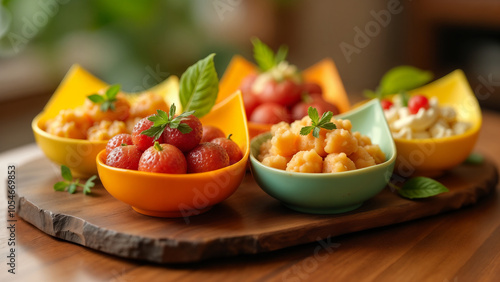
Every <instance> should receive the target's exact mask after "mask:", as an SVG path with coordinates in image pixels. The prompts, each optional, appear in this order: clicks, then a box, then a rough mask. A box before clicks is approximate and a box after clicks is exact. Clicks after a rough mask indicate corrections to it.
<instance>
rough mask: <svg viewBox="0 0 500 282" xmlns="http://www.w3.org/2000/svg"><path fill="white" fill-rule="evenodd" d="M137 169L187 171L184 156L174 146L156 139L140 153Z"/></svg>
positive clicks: (165, 171)
mask: <svg viewBox="0 0 500 282" xmlns="http://www.w3.org/2000/svg"><path fill="white" fill-rule="evenodd" d="M138 170H139V171H148V172H157V173H172V174H182V173H186V171H187V165H186V158H185V157H184V155H183V154H182V152H181V151H180V150H179V149H177V148H176V147H175V146H172V145H170V144H160V143H158V142H157V141H156V142H155V143H154V145H153V146H151V147H150V148H148V149H147V150H146V151H144V153H143V154H142V156H141V159H140V160H139V168H138Z"/></svg>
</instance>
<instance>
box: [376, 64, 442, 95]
mask: <svg viewBox="0 0 500 282" xmlns="http://www.w3.org/2000/svg"><path fill="white" fill-rule="evenodd" d="M432 78H433V74H432V72H430V71H424V70H421V69H418V68H415V67H412V66H398V67H394V68H392V69H390V70H389V71H388V72H387V73H385V74H384V76H383V77H382V79H381V81H380V86H379V87H380V92H381V94H395V93H399V92H401V91H403V90H406V91H407V90H411V89H414V88H417V87H419V86H422V85H424V84H426V83H428V82H430V81H431V80H432Z"/></svg>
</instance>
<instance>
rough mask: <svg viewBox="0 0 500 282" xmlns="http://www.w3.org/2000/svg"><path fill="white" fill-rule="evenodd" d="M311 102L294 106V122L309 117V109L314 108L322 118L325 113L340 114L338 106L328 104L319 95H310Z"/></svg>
mask: <svg viewBox="0 0 500 282" xmlns="http://www.w3.org/2000/svg"><path fill="white" fill-rule="evenodd" d="M309 97H310V99H309V100H310V102H300V103H298V104H296V105H295V106H293V108H292V118H293V119H294V120H300V119H302V118H303V117H305V116H307V110H308V109H309V107H313V108H315V109H316V110H317V111H318V114H319V115H320V116H321V115H323V113H325V112H328V111H330V112H332V113H333V114H334V115H337V114H339V113H340V111H339V109H338V108H337V106H335V105H333V104H330V103H328V102H327V101H325V100H324V99H323V97H322V96H321V95H319V94H313V95H309Z"/></svg>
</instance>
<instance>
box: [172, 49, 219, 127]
mask: <svg viewBox="0 0 500 282" xmlns="http://www.w3.org/2000/svg"><path fill="white" fill-rule="evenodd" d="M214 56H215V54H210V55H208V56H207V57H206V58H204V59H202V60H199V61H198V62H196V63H195V64H194V65H192V66H190V67H189V68H188V69H187V70H186V71H185V72H184V73H183V74H182V75H181V80H180V85H179V99H180V101H181V106H182V109H183V110H184V111H196V113H195V114H194V115H195V116H196V117H197V118H201V117H202V116H204V115H206V114H208V112H210V110H211V109H212V107H213V106H214V104H215V101H216V100H217V93H219V78H218V77H217V71H216V70H215V67H214Z"/></svg>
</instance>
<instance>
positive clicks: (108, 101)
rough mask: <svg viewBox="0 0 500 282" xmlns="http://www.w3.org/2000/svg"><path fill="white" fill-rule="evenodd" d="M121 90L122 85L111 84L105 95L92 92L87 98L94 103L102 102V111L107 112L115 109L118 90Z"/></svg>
mask: <svg viewBox="0 0 500 282" xmlns="http://www.w3.org/2000/svg"><path fill="white" fill-rule="evenodd" d="M119 91H120V85H119V84H115V85H111V86H110V87H109V88H108V89H107V90H106V93H104V95H99V94H92V95H89V96H87V98H88V99H89V100H90V101H92V102H93V103H94V104H101V107H100V109H101V111H102V112H107V111H108V110H110V109H111V110H112V111H114V110H115V102H116V95H118V92H119Z"/></svg>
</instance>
